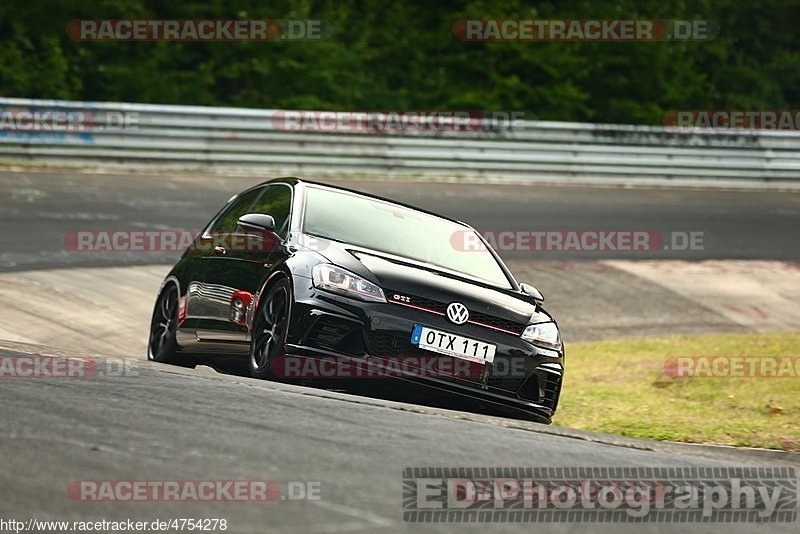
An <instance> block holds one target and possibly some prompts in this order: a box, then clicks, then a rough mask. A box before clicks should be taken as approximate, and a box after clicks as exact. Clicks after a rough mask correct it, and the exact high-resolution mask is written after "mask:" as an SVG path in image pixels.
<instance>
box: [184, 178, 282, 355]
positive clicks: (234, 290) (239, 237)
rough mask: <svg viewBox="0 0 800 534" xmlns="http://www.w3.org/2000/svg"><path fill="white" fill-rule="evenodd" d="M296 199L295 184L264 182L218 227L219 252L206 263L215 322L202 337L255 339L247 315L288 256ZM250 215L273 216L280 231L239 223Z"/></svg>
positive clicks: (235, 340)
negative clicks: (254, 228) (285, 249)
mask: <svg viewBox="0 0 800 534" xmlns="http://www.w3.org/2000/svg"><path fill="white" fill-rule="evenodd" d="M291 200H292V189H291V187H290V186H288V185H286V184H281V183H277V184H269V185H266V186H263V187H261V188H259V189H258V195H257V196H256V198H255V200H254V201H253V202H252V203H249V204H245V205H243V206H242V207H241V208H238V209H233V210H231V212H230V213H229V214H228V215H226V216H225V217H223V218H222V220H221V221H220V224H219V225H217V226H215V233H214V235H213V236H212V237H213V239H214V241H215V244H214V248H215V249H216V251H215V252H213V253H212V254H211V255H209V256H208V258H207V262H206V267H205V287H204V289H205V291H206V293H207V297H206V298H207V308H206V309H207V310H208V315H207V317H208V318H209V320H208V321H207V323H206V328H205V329H203V330H201V331H199V332H198V339H199V340H200V341H215V342H232V343H247V342H249V337H248V329H247V326H246V325H247V318H248V317H249V314H250V313H252V309H251V308H252V306H253V304H254V296H255V294H256V292H257V291H258V290H259V289H260V288H261V286H262V284H263V282H264V281H265V280H266V278H267V277H268V276H269V274H270V273H271V272H272V270H273V267H274V265H275V263H276V262H277V260H278V258H280V257H281V254H283V241H284V240H285V239H286V237H287V235H288V225H289V220H290V215H291ZM245 206H246V208H245ZM245 213H261V214H264V215H270V216H272V217H273V219H274V220H275V227H274V232H257V231H252V230H247V229H244V228H242V227H240V226H239V225H238V224H236V223H235V221H238V218H239V217H241V216H242V215H244V214H245Z"/></svg>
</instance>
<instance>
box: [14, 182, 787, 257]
mask: <svg viewBox="0 0 800 534" xmlns="http://www.w3.org/2000/svg"><path fill="white" fill-rule="evenodd" d="M260 181H262V180H261V179H260V178H254V177H248V178H243V177H219V176H197V175H180V174H175V175H147V174H113V173H109V174H78V173H75V172H74V171H69V172H4V173H0V228H3V229H4V231H3V232H2V235H0V270H27V269H48V268H56V267H73V266H101V265H106V266H108V265H137V264H145V263H150V264H154V263H170V262H172V261H174V259H175V258H177V254H175V253H147V254H142V253H126V252H115V253H97V254H91V253H85V252H84V253H81V252H71V251H69V250H67V248H66V247H65V244H64V237H65V235H66V234H67V233H68V232H71V231H80V230H159V229H184V230H199V229H201V228H202V227H203V225H205V223H207V222H208V220H209V219H210V218H211V216H212V215H213V214H214V213H216V211H217V210H218V209H219V208H220V207H221V206H222V205H223V204H224V203H225V201H227V199H228V198H230V196H231V195H232V194H234V193H237V192H239V191H241V190H243V189H245V188H246V187H249V186H251V185H254V184H255V183H258V182H260ZM334 182H335V181H334ZM339 183H342V184H344V185H346V186H348V187H352V188H357V189H359V190H362V191H366V192H369V193H374V194H378V195H383V196H386V197H388V198H392V199H395V200H398V201H402V202H406V203H409V204H412V205H416V206H419V207H422V208H425V209H429V210H431V211H434V212H437V213H441V214H443V215H446V216H449V217H453V218H456V219H459V220H463V221H465V222H467V223H469V224H471V225H472V226H473V227H475V228H477V229H479V230H485V231H503V230H505V231H517V232H519V231H521V232H530V231H559V230H593V231H610V230H618V231H652V232H658V233H659V235H662V236H664V239H665V241H664V243H665V244H666V245H669V241H670V239H671V237H670V236H671V233H672V232H684V233H688V232H702V233H703V249H702V250H695V251H675V250H663V248H660V249H658V250H653V251H647V252H641V253H635V254H632V253H631V252H619V251H604V252H574V251H558V252H548V251H538V252H526V251H514V252H507V253H503V256H504V258H505V259H510V260H513V259H544V260H572V259H586V260H599V259H607V258H617V259H655V258H661V259H684V260H687V259H688V260H698V259H772V260H798V259H800V247H798V246H797V227H798V222H800V193H797V192H795V193H792V192H780V191H741V190H739V191H734V190H731V191H726V190H700V189H688V188H686V189H681V188H675V189H647V188H631V189H625V188H620V187H613V188H598V187H557V186H547V185H536V186H515V185H496V184H491V185H486V184H483V185H481V184H453V183H424V182H411V183H409V182H398V181H384V182H376V181H361V180H359V181H347V182H342V181H339ZM9 229H10V230H11V231H10V232H9V231H8V230H9Z"/></svg>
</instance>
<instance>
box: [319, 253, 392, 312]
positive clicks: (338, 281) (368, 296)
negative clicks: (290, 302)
mask: <svg viewBox="0 0 800 534" xmlns="http://www.w3.org/2000/svg"><path fill="white" fill-rule="evenodd" d="M311 276H312V278H313V279H314V287H317V288H319V289H326V290H328V291H332V292H334V293H340V294H342V295H346V296H348V297H354V298H359V299H362V300H372V301H376V302H386V297H385V296H384V295H383V290H382V289H381V288H379V287H378V286H376V285H375V284H373V283H372V282H370V281H369V280H365V279H363V278H361V277H360V276H358V275H356V274H353V273H351V272H350V271H346V270H344V269H342V268H341V267H336V266H335V265H330V264H327V263H320V264H318V265H315V266H314V269H313V270H312V272H311Z"/></svg>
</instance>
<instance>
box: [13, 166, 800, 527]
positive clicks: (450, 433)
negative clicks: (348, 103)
mask: <svg viewBox="0 0 800 534" xmlns="http://www.w3.org/2000/svg"><path fill="white" fill-rule="evenodd" d="M257 181H258V180H257V179H253V178H217V177H211V178H209V177H202V178H198V177H192V176H176V177H174V178H165V177H154V176H147V175H80V174H75V173H58V172H52V173H33V172H23V173H2V174H0V224H2V229H3V232H2V233H0V234H1V236H0V239H2V242H0V245H2V247H1V250H0V268H2V269H3V270H5V271H27V270H30V269H52V268H57V267H60V268H64V267H79V266H80V267H86V266H111V265H127V266H135V265H139V264H144V263H155V264H158V263H164V262H165V261H166V262H169V261H171V259H172V257H163V258H162V257H157V256H148V255H146V254H130V255H126V254H124V253H118V255H115V254H100V255H86V254H81V253H70V252H68V251H66V250H65V248H64V243H63V236H64V234H65V233H66V232H68V231H72V230H85V229H103V230H105V229H109V230H110V229H123V230H131V229H139V228H141V229H158V228H184V229H197V228H199V227H200V226H201V225H202V224H203V223H204V222H205V221H206V220H207V219H208V218H209V217H210V215H211V213H212V212H213V211H215V210H216V209H217V208H218V207H219V206H220V205H221V204H222V203H223V202H224V201H225V200H226V199H227V198H228V197H229V196H230V194H232V193H233V192H236V191H238V190H240V189H243V188H244V187H246V186H247V185H250V184H252V183H255V182H257ZM349 185H350V186H351V187H358V188H359V189H363V190H366V191H371V192H375V193H379V194H382V195H386V196H389V197H392V198H397V199H399V200H403V201H406V202H409V203H412V204H416V205H419V206H421V207H426V208H429V209H432V210H436V211H440V212H442V213H444V214H446V215H450V216H453V217H456V218H460V219H464V220H466V221H467V222H470V223H471V224H473V225H474V226H476V227H478V228H482V229H519V228H522V229H527V228H530V227H531V224H532V222H531V221H532V218H535V220H536V221H540V220H541V221H546V223H538V222H537V223H536V224H537V228H539V229H541V228H546V229H599V228H603V229H609V228H616V229H645V230H656V231H674V230H677V231H703V232H705V234H706V249H705V250H703V251H699V252H697V253H695V254H696V255H698V256H697V257H694V258H690V257H685V256H680V259H699V258H715V259H731V258H761V259H787V260H793V259H797V255H798V254H799V253H800V252H799V251H798V247H797V246H796V237H795V236H796V227H797V222H798V220H799V219H800V218H799V217H798V213H800V201H799V200H798V199H800V196H798V195H796V194H789V193H759V192H741V191H700V190H688V189H687V190H648V189H618V188H610V189H600V188H573V187H567V188H558V187H544V186H536V187H526V188H517V187H509V186H496V185H492V186H479V185H472V184H459V185H458V186H456V185H453V184H408V183H403V184H400V183H396V182H357V183H353V182H350V183H349ZM710 236H713V237H714V239H710ZM561 254H564V255H563V256H560V257H559V259H571V257H570V256H569V254H570V253H566V252H565V253H561ZM660 254H665V256H661V257H666V258H675V253H674V252H669V253H668V252H667V251H662V252H660V253H658V254H656V256H659V255H660ZM687 254H688V253H687ZM167 256H168V255H167ZM598 257H599V256H595V257H590V258H589V259H597V258H598ZM612 257H616V256H613V255H612ZM510 259H512V260H513V259H515V258H514V257H511V258H510ZM519 259H520V260H524V259H526V258H525V257H522V258H519ZM572 259H575V258H572ZM580 259H586V258H585V257H584V258H580ZM10 274H13V273H10ZM41 275H42V276H47V273H41ZM554 276H555V274H554ZM142 298H147V299H148V300H151V299H152V297H151V296H147V297H142ZM628 298H634V297H633V296H630V295H629V296H628ZM18 305H19V306H20V307H24V306H25V303H18ZM88 335H90V334H87V336H88ZM98 335H100V336H102V334H98ZM59 346H60V348H61V349H63V350H65V351H67V353H69V351H70V350H71V349H73V347H70V346H67V347H64V346H63V345H59ZM32 350H34V351H36V352H45V349H32ZM73 350H74V349H73ZM136 350H137V349H135V350H134V352H136ZM2 352H3V354H4V355H6V356H12V355H14V354H18V353H17V352H15V351H14V349H3V351H2ZM98 357H99V358H100V359H101V360H102V359H103V358H105V357H106V355H103V354H101V355H99V356H98ZM134 362H135V363H134V369H135V372H129V373H128V374H126V375H124V376H105V377H94V378H88V379H67V378H65V379H24V378H15V379H4V380H3V382H2V384H0V403H2V414H3V416H2V418H0V451H2V453H3V462H4V466H3V469H0V488H2V489H0V492H2V493H0V518H3V519H9V518H14V519H17V520H23V521H26V520H28V519H30V518H37V519H59V520H81V519H90V520H99V519H103V518H105V519H109V520H113V519H127V518H132V519H142V520H147V521H152V520H154V519H157V518H158V519H169V518H181V517H191V518H226V519H228V522H229V525H230V528H229V530H228V532H273V531H274V532H353V531H364V532H395V531H397V532H401V531H405V532H410V531H415V532H417V531H422V532H427V531H431V532H453V531H460V532H461V531H473V532H485V531H487V530H491V531H493V532H530V531H533V530H536V531H545V532H617V533H626V532H631V533H633V532H642V531H645V532H718V531H720V530H722V528H724V529H725V530H726V531H729V532H732V533H739V532H742V533H744V532H748V533H749V532H752V531H753V530H754V529H755V528H758V529H759V530H763V531H769V532H796V531H797V523H789V524H773V525H760V526H756V525H753V524H714V523H706V524H699V523H689V524H681V523H669V524H665V523H661V524H602V523H591V522H590V523H544V524H492V525H488V524H469V525H465V524H458V523H452V524H447V523H444V524H442V523H439V524H410V523H404V521H403V519H402V470H403V468H405V467H413V466H428V467H437V466H451V467H457V466H526V467H547V466H558V467H571V466H608V467H616V466H620V467H622V466H625V467H657V466H666V467H675V466H704V467H715V466H732V467H742V466H754V465H760V466H763V465H785V464H783V462H782V461H778V460H774V459H769V460H766V459H764V458H763V457H760V456H757V455H753V456H747V455H736V454H732V453H727V452H725V451H720V452H718V453H708V452H705V453H703V454H700V453H698V452H697V451H696V450H694V449H692V448H691V447H685V448H677V449H670V450H663V449H659V448H657V447H654V450H639V449H636V448H631V447H626V446H620V445H615V444H603V443H596V442H590V441H586V440H581V439H574V438H570V437H564V436H557V435H551V434H549V433H546V432H544V431H537V430H536V426H535V425H532V426H531V427H530V428H528V429H526V430H523V429H519V428H509V426H510V425H507V424H505V423H504V420H503V419H501V418H494V419H491V420H487V421H476V420H472V419H470V418H469V417H467V416H463V415H460V414H459V413H457V412H456V413H436V412H431V413H419V412H418V411H415V410H413V409H408V408H404V406H405V407H407V406H408V405H405V404H397V405H394V404H392V403H389V402H386V403H381V402H377V401H375V402H373V401H368V400H366V399H361V398H360V397H351V396H346V395H341V396H338V397H337V396H335V395H333V394H327V393H326V392H323V391H321V390H313V389H309V388H301V387H292V386H285V385H282V384H274V383H270V382H264V381H255V380H252V379H249V378H243V377H237V376H228V375H220V374H216V373H213V372H212V371H210V370H209V369H207V368H198V369H197V370H184V369H178V368H173V367H170V366H163V365H153V364H149V363H147V362H144V361H142V360H141V359H137V360H134ZM413 394H414V392H410V393H409V395H413ZM400 400H402V399H400ZM511 426H513V425H511ZM542 430H544V429H542ZM610 443H612V442H610ZM790 461H796V460H790ZM131 479H135V480H196V479H202V480H237V479H250V480H274V481H276V482H278V483H279V485H280V486H281V488H282V490H283V489H285V488H286V487H288V484H289V482H290V481H295V482H303V481H305V482H318V483H319V485H320V489H321V492H320V496H321V500H319V501H289V500H280V499H279V500H277V501H275V502H273V503H267V504H264V503H203V504H197V503H185V502H184V503H165V502H148V503H113V502H107V503H102V502H76V501H74V500H71V499H70V498H69V497H68V495H67V492H66V487H67V484H68V483H69V482H70V481H72V480H131Z"/></svg>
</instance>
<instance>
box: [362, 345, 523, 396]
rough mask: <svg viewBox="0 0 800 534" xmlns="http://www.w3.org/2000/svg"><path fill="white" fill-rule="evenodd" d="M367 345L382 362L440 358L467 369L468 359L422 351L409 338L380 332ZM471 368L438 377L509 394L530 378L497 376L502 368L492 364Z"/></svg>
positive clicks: (477, 364)
mask: <svg viewBox="0 0 800 534" xmlns="http://www.w3.org/2000/svg"><path fill="white" fill-rule="evenodd" d="M366 337H367V344H368V348H369V353H370V355H372V356H374V357H376V358H380V359H389V358H402V357H414V358H438V359H440V360H448V359H449V360H453V361H456V360H457V363H458V364H460V366H459V367H456V368H458V369H464V367H463V366H464V364H465V360H459V359H456V358H451V357H449V356H445V355H443V354H441V355H440V354H436V353H434V352H431V351H427V350H422V349H420V348H419V347H417V346H416V345H413V344H411V342H410V341H406V340H405V339H402V338H399V337H396V336H392V335H388V334H382V333H378V332H368V333H367V336H366ZM467 364H468V367H467V368H466V369H465V370H464V372H460V373H459V374H458V375H448V374H439V375H436V378H440V379H445V380H456V381H458V382H461V383H463V384H467V385H471V386H474V387H484V386H487V387H489V388H493V389H499V390H502V391H506V392H512V393H513V392H516V391H517V390H518V389H519V387H520V386H521V385H522V384H523V383H524V382H525V380H526V379H527V378H528V375H527V374H526V375H524V376H507V373H505V372H504V373H502V374H497V375H495V374H493V373H496V372H497V370H498V369H499V367H497V366H494V365H492V364H487V365H484V364H480V363H474V362H467ZM503 367H504V368H505V369H512V368H513V367H512V366H510V365H506V366H503Z"/></svg>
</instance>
